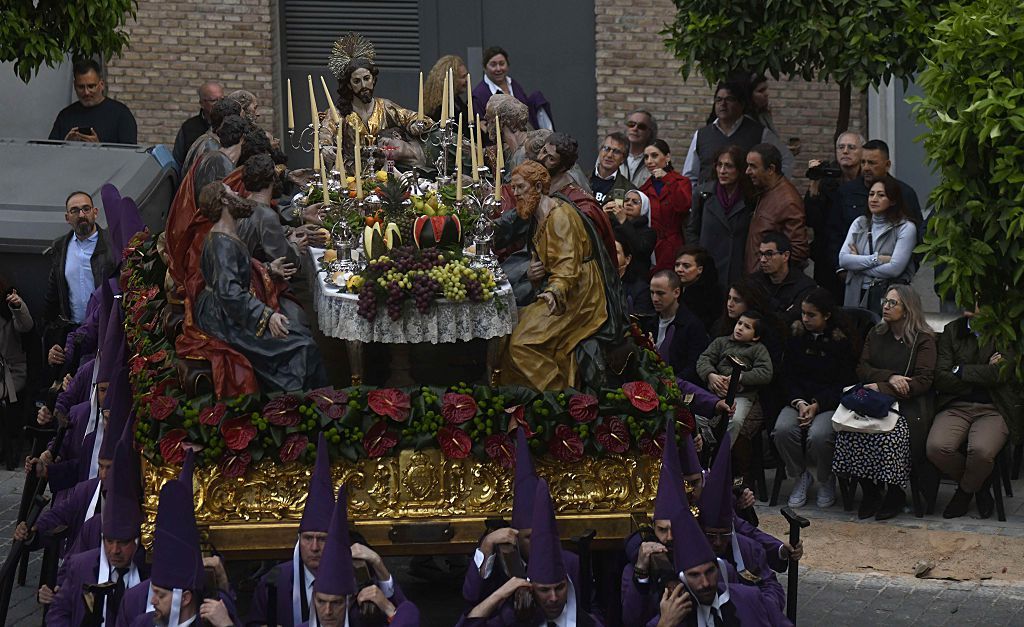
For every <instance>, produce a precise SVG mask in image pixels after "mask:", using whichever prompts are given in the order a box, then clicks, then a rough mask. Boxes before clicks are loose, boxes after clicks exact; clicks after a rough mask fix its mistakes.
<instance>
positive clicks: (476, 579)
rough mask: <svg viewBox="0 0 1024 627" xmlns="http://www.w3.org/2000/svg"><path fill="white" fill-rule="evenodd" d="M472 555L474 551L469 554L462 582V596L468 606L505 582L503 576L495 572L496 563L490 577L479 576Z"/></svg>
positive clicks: (471, 605) (479, 600) (475, 603)
mask: <svg viewBox="0 0 1024 627" xmlns="http://www.w3.org/2000/svg"><path fill="white" fill-rule="evenodd" d="M474 555H476V551H474V552H473V555H470V556H469V567H468V568H466V578H465V579H464V580H463V582H462V598H463V599H465V600H466V603H467V604H468V605H469V606H470V607H473V606H475V605H477V604H478V603H480V602H481V601H483V600H484V599H486V598H487V597H488V596H490V595H491V593H492V592H494V591H495V590H497V589H498V588H500V587H501V584H503V583H505V579H504V577H502V576H500V575H499V574H498V572H497V571H498V570H499V569H498V567H497V564H495V567H494V569H493V570H492V571H491V576H490V577H488V578H487V579H484V578H483V577H481V576H480V568H479V567H478V566H477V565H476V562H475V561H474V560H473V556H474Z"/></svg>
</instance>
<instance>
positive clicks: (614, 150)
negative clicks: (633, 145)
mask: <svg viewBox="0 0 1024 627" xmlns="http://www.w3.org/2000/svg"><path fill="white" fill-rule="evenodd" d="M601 152H610V153H612V154H613V155H622V154H625V152H626V151H624V150H623V149H621V148H615V147H613V146H601Z"/></svg>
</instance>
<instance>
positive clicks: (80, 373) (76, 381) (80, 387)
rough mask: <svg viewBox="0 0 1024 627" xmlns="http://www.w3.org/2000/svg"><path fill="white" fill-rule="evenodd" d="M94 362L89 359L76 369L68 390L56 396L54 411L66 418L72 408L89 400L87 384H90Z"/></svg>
mask: <svg viewBox="0 0 1024 627" xmlns="http://www.w3.org/2000/svg"><path fill="white" fill-rule="evenodd" d="M94 361H95V360H94V359H90V360H88V361H86V362H84V363H82V365H81V366H79V367H78V370H76V371H75V375H74V376H73V377H71V383H70V384H68V389H66V390H64V391H63V392H61V393H60V394H58V395H57V402H56V403H54V411H56V412H58V413H62V414H64V415H65V416H67V415H68V412H69V411H71V408H72V407H74V406H75V405H77V404H79V403H81V402H83V401H87V400H89V384H90V383H92V366H93V362H94Z"/></svg>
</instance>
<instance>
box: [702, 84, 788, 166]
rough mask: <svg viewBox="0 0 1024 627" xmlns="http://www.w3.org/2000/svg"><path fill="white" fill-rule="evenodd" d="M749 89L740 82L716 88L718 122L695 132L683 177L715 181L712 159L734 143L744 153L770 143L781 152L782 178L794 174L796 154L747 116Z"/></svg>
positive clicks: (774, 135) (716, 120)
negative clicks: (745, 107) (747, 91)
mask: <svg viewBox="0 0 1024 627" xmlns="http://www.w3.org/2000/svg"><path fill="white" fill-rule="evenodd" d="M745 101H746V90H745V88H744V87H743V85H741V84H739V83H731V82H725V83H719V85H718V88H717V89H715V114H716V115H717V116H718V117H717V118H715V120H714V121H713V122H712V123H711V124H708V125H707V126H704V127H702V128H699V129H697V130H696V131H695V132H694V133H693V140H692V141H691V142H690V149H689V152H687V154H686V162H685V163H684V164H683V176H685V177H686V178H688V179H690V180H691V181H693V182H695V183H697V182H699V183H701V184H704V183H707V182H708V181H711V180H713V179H714V178H715V167H714V164H713V163H712V159H713V158H714V156H715V153H716V152H717V151H718V150H719V149H720V148H725V147H726V146H729V145H730V144H735V145H737V146H739V147H740V148H742V149H743V150H750V149H751V148H753V147H754V146H755V145H757V144H771V145H772V146H774V147H775V148H776V149H777V150H778V151H779V162H780V164H779V169H778V173H779V174H780V175H782V174H785V175H786V176H789V175H790V174H792V172H793V155H792V154H791V153H790V152H789V149H787V148H786V147H785V146H783V145H782V141H781V140H779V138H778V136H777V135H776V134H775V133H773V132H772V131H771V129H768V128H767V127H765V126H763V125H762V124H761V123H760V122H757V121H755V120H754V119H753V118H749V117H747V116H745V115H744V113H745V111H744V110H743V107H744V102H745Z"/></svg>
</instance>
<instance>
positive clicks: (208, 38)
mask: <svg viewBox="0 0 1024 627" xmlns="http://www.w3.org/2000/svg"><path fill="white" fill-rule="evenodd" d="M275 7H276V2H274V0H232V1H231V2H225V1H216V0H205V1H196V0H139V2H138V15H137V18H136V20H135V21H133V22H130V23H129V24H128V32H129V33H130V35H131V43H130V44H129V46H128V48H126V49H125V51H124V52H123V55H122V56H121V57H119V58H118V57H115V58H114V59H112V60H111V61H110V63H109V64H108V66H107V87H108V90H109V93H110V96H111V97H113V98H116V99H118V100H120V101H122V102H124V103H125V104H126V105H128V106H129V107H130V108H131V110H132V112H133V113H134V114H135V119H136V120H137V121H138V124H139V141H140V142H141V143H165V144H173V143H174V137H175V135H176V134H177V132H178V128H179V127H180V126H181V123H182V122H184V121H185V119H187V118H189V117H191V116H193V115H195V114H196V113H197V112H198V111H199V97H198V96H197V95H196V89H197V88H198V87H199V85H201V84H202V83H203V82H204V81H206V80H219V81H221V82H222V83H224V88H225V93H230V92H231V91H234V90H236V89H247V90H249V91H251V92H253V93H254V94H255V95H256V98H257V99H258V101H259V103H260V109H259V111H260V124H261V125H262V126H264V127H268V126H271V125H272V120H274V113H273V111H274V105H275V101H274V98H273V88H274V80H273V67H274V56H273V55H274V54H275V52H274V50H275V48H274V44H273V37H272V32H273V29H272V18H273V19H276V8H275Z"/></svg>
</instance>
